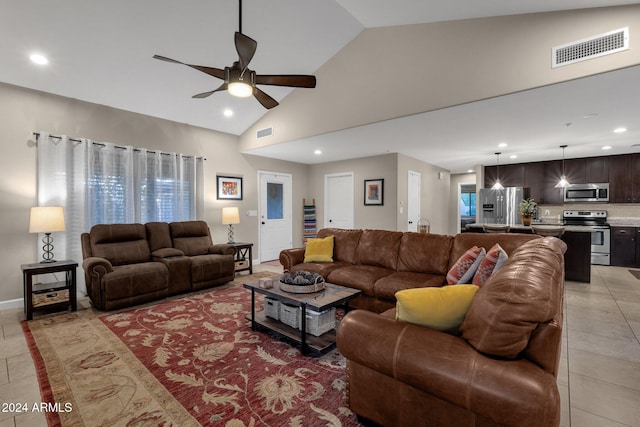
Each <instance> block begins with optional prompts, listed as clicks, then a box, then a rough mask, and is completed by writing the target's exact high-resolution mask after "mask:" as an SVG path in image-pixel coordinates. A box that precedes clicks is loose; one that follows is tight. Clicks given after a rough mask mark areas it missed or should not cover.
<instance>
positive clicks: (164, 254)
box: [151, 248, 184, 260]
mask: <svg viewBox="0 0 640 427" xmlns="http://www.w3.org/2000/svg"><path fill="white" fill-rule="evenodd" d="M151 256H152V257H153V258H154V260H156V259H157V258H171V257H174V256H184V252H183V251H181V250H180V249H176V248H161V249H158V250H155V251H153V252H151Z"/></svg>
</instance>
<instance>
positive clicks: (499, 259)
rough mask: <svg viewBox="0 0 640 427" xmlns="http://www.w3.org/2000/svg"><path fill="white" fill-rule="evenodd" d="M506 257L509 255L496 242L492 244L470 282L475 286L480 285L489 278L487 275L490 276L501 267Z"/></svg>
mask: <svg viewBox="0 0 640 427" xmlns="http://www.w3.org/2000/svg"><path fill="white" fill-rule="evenodd" d="M507 258H509V256H508V255H507V253H506V252H505V251H504V249H502V247H501V246H500V245H499V244H498V243H496V244H495V245H493V247H492V248H491V249H489V251H488V252H487V255H486V256H485V257H484V259H483V260H482V262H481V263H480V265H479V266H478V269H477V270H476V272H475V274H474V275H473V282H472V283H473V284H474V285H476V286H482V285H483V284H484V282H486V281H487V280H489V277H491V275H492V274H493V273H494V272H496V271H498V270H499V269H500V267H502V264H504V262H505V261H506V260H507Z"/></svg>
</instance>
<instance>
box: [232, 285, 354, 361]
mask: <svg viewBox="0 0 640 427" xmlns="http://www.w3.org/2000/svg"><path fill="white" fill-rule="evenodd" d="M272 280H273V287H272V288H270V289H263V288H261V287H259V285H258V283H259V281H258V279H253V280H247V281H246V282H245V283H244V284H243V286H244V288H246V289H250V290H251V314H250V315H248V316H247V319H248V320H251V329H252V330H254V331H255V330H256V329H257V328H258V327H259V326H260V327H262V328H265V329H268V330H270V331H273V332H277V333H278V334H280V335H282V336H284V337H286V338H288V339H290V340H293V341H294V342H296V343H299V344H300V349H301V352H302V353H303V354H307V353H308V352H309V350H313V351H315V352H318V353H324V352H326V351H327V350H329V349H331V348H333V347H334V346H335V344H336V330H335V329H332V330H330V331H328V332H325V333H324V334H322V335H320V336H314V335H311V334H308V333H307V332H306V330H307V328H306V318H307V316H306V313H307V309H311V310H314V311H317V312H323V311H325V310H328V309H330V308H332V307H338V306H343V307H344V308H345V312H346V311H348V309H349V301H350V300H351V299H353V298H355V297H356V296H358V295H359V294H360V291H359V290H358V289H352V288H347V287H344V286H339V285H334V284H332V283H325V288H324V290H322V291H320V292H314V293H309V294H297V293H291V292H285V291H283V290H281V289H280V286H279V284H280V281H279V280H280V275H277V276H274V277H272ZM256 293H259V294H263V295H265V296H267V297H269V298H274V299H277V300H278V301H280V302H283V303H286V304H290V305H294V306H297V307H300V308H301V309H302V313H301V322H302V324H301V326H300V329H297V328H292V327H291V326H289V325H286V324H284V323H282V322H280V321H278V320H276V319H272V318H270V317H267V316H266V315H265V313H264V311H260V312H257V313H256Z"/></svg>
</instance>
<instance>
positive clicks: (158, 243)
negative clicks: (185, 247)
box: [144, 222, 173, 252]
mask: <svg viewBox="0 0 640 427" xmlns="http://www.w3.org/2000/svg"><path fill="white" fill-rule="evenodd" d="M144 226H145V228H146V229H147V240H148V241H149V248H150V249H151V252H154V251H157V250H158V249H162V248H172V247H173V243H172V242H171V232H170V231H169V224H168V223H166V222H148V223H146V224H145V225H144Z"/></svg>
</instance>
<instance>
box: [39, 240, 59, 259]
mask: <svg viewBox="0 0 640 427" xmlns="http://www.w3.org/2000/svg"><path fill="white" fill-rule="evenodd" d="M42 243H43V244H42V250H43V251H44V252H43V254H42V261H40V264H48V263H51V262H56V260H55V259H53V237H51V233H44V237H43V238H42Z"/></svg>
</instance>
